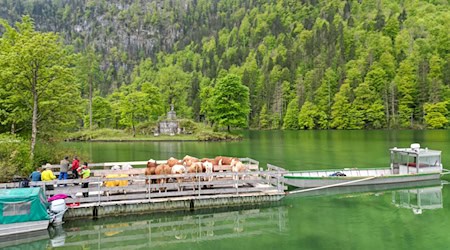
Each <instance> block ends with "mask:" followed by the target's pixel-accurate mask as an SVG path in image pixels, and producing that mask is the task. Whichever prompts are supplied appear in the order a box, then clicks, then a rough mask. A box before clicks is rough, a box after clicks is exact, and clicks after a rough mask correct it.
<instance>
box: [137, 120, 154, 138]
mask: <svg viewBox="0 0 450 250" xmlns="http://www.w3.org/2000/svg"><path fill="white" fill-rule="evenodd" d="M157 127H158V125H157V122H156V121H150V122H144V123H139V124H138V125H137V126H136V134H140V135H153V134H154V133H155V130H156V128H157Z"/></svg>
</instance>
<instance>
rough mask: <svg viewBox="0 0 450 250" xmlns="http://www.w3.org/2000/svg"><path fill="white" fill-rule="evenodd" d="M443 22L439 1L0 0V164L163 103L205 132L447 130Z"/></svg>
mask: <svg viewBox="0 0 450 250" xmlns="http://www.w3.org/2000/svg"><path fill="white" fill-rule="evenodd" d="M449 23H450V4H449V2H448V1H446V0H428V1H424V0H410V1H404V0H401V1H396V0H384V1H383V0H367V1H361V0H346V1H339V0H330V1H317V0H298V1H297V0H278V1H275V0H264V1H262V0H245V1H244V0H185V1H176V0H151V1H143V0H135V1H129V0H111V1H105V0H103V1H93V0H73V1H68V0H53V1H48V0H19V1H18V0H0V35H1V37H0V121H1V123H0V133H3V135H2V137H1V138H0V140H1V141H2V143H0V165H1V166H14V167H15V168H19V169H20V168H21V167H23V166H27V167H30V166H31V164H32V162H40V161H43V160H45V158H46V157H47V159H48V157H49V155H53V156H54V155H55V153H51V152H49V151H51V150H52V149H51V147H47V146H46V145H44V144H43V143H44V142H51V141H52V138H53V139H54V138H55V135H58V134H61V132H67V131H79V130H82V129H85V128H88V129H102V128H114V129H127V130H130V131H133V134H136V133H147V132H148V131H151V129H152V128H153V127H154V125H155V124H156V122H157V121H158V119H160V117H162V116H163V115H164V114H165V113H166V112H167V111H168V110H169V109H170V105H171V104H173V105H174V107H175V111H176V112H177V115H178V117H181V118H184V119H192V120H193V121H197V122H203V123H205V124H207V125H208V126H213V127H215V128H216V129H226V128H227V129H228V130H229V129H230V128H256V129H379V128H447V126H448V121H449V120H448V119H449V110H450V102H449V100H450V88H449V84H450V28H449ZM146 131H147V132H146ZM148 133H150V132H148ZM8 134H9V135H8ZM29 141H31V148H29V146H24V145H27V144H28V145H29ZM17 142H22V143H17ZM39 142H40V143H39ZM35 153H36V154H35ZM26 155H30V158H29V160H26V159H27V157H24V156H26ZM30 162H31V163H30ZM14 167H12V168H10V172H11V171H12V172H14V171H15V169H14ZM3 172H4V173H5V171H3ZM6 172H7V171H6ZM0 177H1V176H0Z"/></svg>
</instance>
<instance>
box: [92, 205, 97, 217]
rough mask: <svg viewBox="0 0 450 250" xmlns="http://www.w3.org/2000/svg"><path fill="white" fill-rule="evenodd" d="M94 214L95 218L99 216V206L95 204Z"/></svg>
mask: <svg viewBox="0 0 450 250" xmlns="http://www.w3.org/2000/svg"><path fill="white" fill-rule="evenodd" d="M92 216H93V217H94V219H97V217H98V208H97V206H94V209H93V210H92Z"/></svg>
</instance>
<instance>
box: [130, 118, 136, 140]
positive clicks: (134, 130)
mask: <svg viewBox="0 0 450 250" xmlns="http://www.w3.org/2000/svg"><path fill="white" fill-rule="evenodd" d="M131 127H132V128H133V137H136V127H135V126H134V115H131Z"/></svg>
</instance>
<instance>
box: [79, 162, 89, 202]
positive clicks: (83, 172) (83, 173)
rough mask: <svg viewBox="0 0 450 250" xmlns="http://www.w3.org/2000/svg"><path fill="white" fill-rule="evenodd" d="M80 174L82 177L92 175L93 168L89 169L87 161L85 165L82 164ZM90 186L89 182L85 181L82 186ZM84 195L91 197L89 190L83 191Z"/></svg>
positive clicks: (85, 177) (86, 177)
mask: <svg viewBox="0 0 450 250" xmlns="http://www.w3.org/2000/svg"><path fill="white" fill-rule="evenodd" d="M80 175H81V178H82V179H88V178H89V177H90V176H91V170H90V169H89V167H88V163H87V162H84V163H83V166H81V168H80ZM88 187H89V183H88V182H83V184H82V186H81V188H88ZM83 197H89V191H88V192H83Z"/></svg>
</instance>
